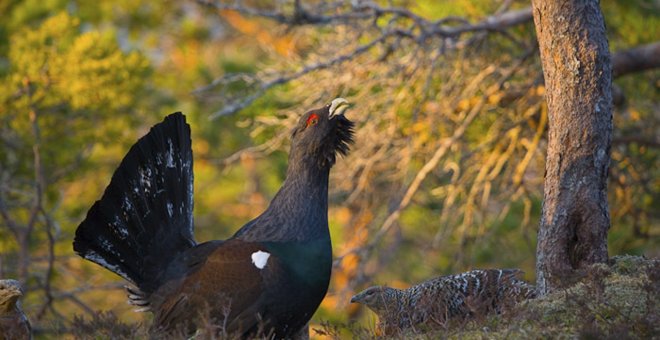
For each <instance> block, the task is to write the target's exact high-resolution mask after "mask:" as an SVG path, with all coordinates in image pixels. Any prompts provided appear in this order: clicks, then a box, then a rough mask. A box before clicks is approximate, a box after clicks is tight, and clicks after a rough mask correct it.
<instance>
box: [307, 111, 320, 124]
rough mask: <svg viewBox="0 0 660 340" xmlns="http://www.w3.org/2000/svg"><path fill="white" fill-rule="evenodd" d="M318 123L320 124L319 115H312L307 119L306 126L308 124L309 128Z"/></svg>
mask: <svg viewBox="0 0 660 340" xmlns="http://www.w3.org/2000/svg"><path fill="white" fill-rule="evenodd" d="M318 122H319V115H317V114H316V113H312V114H311V115H309V117H308V118H307V123H306V124H307V126H310V125H315V124H316V123H318Z"/></svg>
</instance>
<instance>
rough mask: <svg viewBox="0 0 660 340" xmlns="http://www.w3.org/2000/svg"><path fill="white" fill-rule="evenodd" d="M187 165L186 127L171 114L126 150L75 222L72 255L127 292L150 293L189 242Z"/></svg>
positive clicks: (190, 188)
mask: <svg viewBox="0 0 660 340" xmlns="http://www.w3.org/2000/svg"><path fill="white" fill-rule="evenodd" d="M192 165H193V160H192V149H191V140H190V127H189V126H188V124H187V123H186V121H185V117H184V116H183V115H182V114H181V113H179V112H177V113H174V114H171V115H169V116H167V117H166V118H165V120H164V121H163V122H161V123H159V124H157V125H155V126H153V127H152V128H151V130H150V131H149V133H148V134H147V135H145V136H144V137H142V138H140V139H139V140H138V141H137V143H135V144H134V145H133V146H132V147H131V149H130V150H129V151H128V153H127V154H126V156H125V157H124V159H123V160H122V162H121V164H120V165H119V167H118V168H117V170H116V171H115V173H114V174H113V176H112V180H111V181H110V184H109V185H108V187H107V188H106V189H105V192H104V193H103V197H102V198H101V199H100V200H99V201H96V203H94V205H93V206H92V208H91V209H90V210H89V212H88V213H87V217H86V218H85V220H84V221H83V222H82V223H81V224H80V225H79V226H78V229H77V230H76V236H75V240H74V242H73V248H74V250H75V251H76V253H78V254H79V255H80V256H82V257H84V258H85V259H88V260H90V261H92V262H95V263H97V264H99V265H101V266H103V267H105V268H107V269H109V270H111V271H113V272H115V273H116V274H118V275H120V276H122V277H123V278H125V279H126V280H128V281H130V282H132V283H133V284H134V285H136V286H137V287H138V289H139V291H140V292H138V291H134V292H133V293H134V294H133V295H136V296H137V295H140V296H142V297H144V294H147V295H148V294H150V293H152V292H153V291H154V290H155V289H156V288H157V287H158V286H159V285H160V283H161V282H160V281H161V280H162V279H163V278H162V275H163V273H164V272H165V269H166V267H167V265H168V264H169V263H170V261H172V259H174V258H175V257H176V256H177V254H178V253H180V252H182V251H184V250H186V249H188V248H190V247H192V246H194V245H195V241H194V239H193V218H192V210H193V173H192ZM142 292H144V293H142ZM130 293H131V292H130V291H129V294H130ZM131 300H133V301H141V300H144V299H142V298H140V299H131Z"/></svg>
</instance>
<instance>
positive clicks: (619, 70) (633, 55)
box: [612, 41, 660, 78]
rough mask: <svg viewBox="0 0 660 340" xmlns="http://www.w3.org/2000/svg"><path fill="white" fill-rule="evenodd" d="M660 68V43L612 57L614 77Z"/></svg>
mask: <svg viewBox="0 0 660 340" xmlns="http://www.w3.org/2000/svg"><path fill="white" fill-rule="evenodd" d="M658 67H660V41H656V42H654V43H650V44H647V45H642V46H637V47H634V48H631V49H627V50H622V51H618V52H616V53H614V54H613V55H612V72H613V74H614V77H615V78H616V77H620V76H623V75H626V74H629V73H635V72H641V71H645V70H649V69H654V68H658Z"/></svg>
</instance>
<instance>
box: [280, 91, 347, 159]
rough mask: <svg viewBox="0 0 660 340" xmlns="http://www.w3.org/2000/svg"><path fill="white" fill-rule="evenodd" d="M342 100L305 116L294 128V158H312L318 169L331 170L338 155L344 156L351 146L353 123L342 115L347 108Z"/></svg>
mask: <svg viewBox="0 0 660 340" xmlns="http://www.w3.org/2000/svg"><path fill="white" fill-rule="evenodd" d="M348 107H349V104H348V101H346V99H344V98H337V99H334V100H333V101H332V102H330V104H328V105H326V106H324V107H322V108H320V109H316V110H311V111H309V112H307V113H305V114H304V115H303V116H302V117H301V118H300V121H298V124H296V126H295V128H294V129H293V135H292V145H291V153H292V156H293V157H298V158H302V159H312V160H315V161H317V164H318V165H319V166H321V167H331V166H332V165H333V164H334V163H335V160H336V157H337V154H341V155H346V154H347V153H348V149H349V145H350V144H352V143H353V126H354V123H353V122H351V121H350V120H348V119H347V118H346V117H345V116H344V112H345V111H346V109H348Z"/></svg>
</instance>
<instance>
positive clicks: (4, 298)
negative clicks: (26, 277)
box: [0, 280, 23, 312]
mask: <svg viewBox="0 0 660 340" xmlns="http://www.w3.org/2000/svg"><path fill="white" fill-rule="evenodd" d="M21 296H23V287H22V286H21V284H20V283H19V282H18V281H16V280H0V312H9V311H12V310H13V309H14V307H15V306H16V301H18V298H20V297H21Z"/></svg>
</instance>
